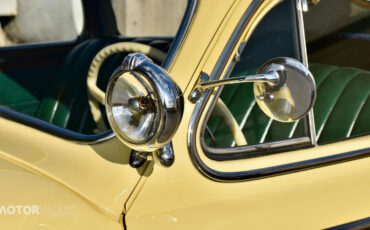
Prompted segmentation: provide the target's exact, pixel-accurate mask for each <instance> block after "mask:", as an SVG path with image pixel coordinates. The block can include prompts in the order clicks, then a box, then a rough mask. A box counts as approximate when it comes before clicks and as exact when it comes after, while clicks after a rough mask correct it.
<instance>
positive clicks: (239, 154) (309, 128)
mask: <svg viewBox="0 0 370 230" xmlns="http://www.w3.org/2000/svg"><path fill="white" fill-rule="evenodd" d="M254 2H259V1H254ZM294 5H295V8H296V10H295V15H294V17H296V20H297V32H298V34H297V39H298V42H299V44H298V45H299V47H298V49H299V54H300V59H301V61H302V62H303V63H304V64H305V65H306V66H307V65H308V62H307V52H306V42H305V35H304V25H303V16H302V8H301V0H295V1H294ZM251 7H253V6H251ZM242 31H243V30H241V31H240V32H242ZM234 32H235V31H234ZM239 36H240V35H239ZM237 40H238V39H235V38H233V37H232V38H231V39H230V40H229V42H234V43H236V42H237ZM234 46H235V45H234ZM234 46H233V47H234ZM245 46H246V42H242V43H241V44H240V46H239V47H238V52H237V53H238V54H240V53H242V52H243V50H244V48H245ZM225 49H229V47H226V48H225ZM230 49H231V50H233V49H232V48H230ZM224 51H225V50H224ZM230 52H231V51H230ZM230 55H231V54H230ZM230 55H229V56H226V57H224V58H223V59H225V60H224V61H225V62H226V61H227V59H228V58H229V57H230ZM220 59H221V58H220ZM234 59H235V58H234ZM236 63H237V62H235V61H234V60H233V61H232V62H231V63H230V64H229V66H228V67H227V70H226V73H225V75H224V76H223V78H222V79H226V78H228V77H229V76H230V74H231V72H232V70H233V69H234V67H235V64H236ZM225 64H226V63H223V65H225ZM219 66H220V65H219V63H217V67H216V68H215V69H217V68H218V67H219ZM222 69H223V68H220V70H219V71H217V72H218V74H214V73H212V74H211V76H210V80H216V79H218V76H219V75H220V74H221V72H222ZM214 72H215V71H214ZM222 89H223V87H219V88H218V90H217V91H216V92H215V94H214V97H213V99H212V101H211V104H210V106H209V108H208V110H207V112H206V115H205V118H204V119H203V121H201V125H200V127H201V134H200V136H201V139H200V143H201V147H202V149H203V151H204V153H205V155H206V156H207V157H209V158H210V159H212V160H218V161H221V160H233V159H241V158H248V157H255V156H260V155H267V154H269V153H274V152H281V151H283V150H284V151H286V150H293V149H297V148H304V147H310V146H313V145H316V138H315V125H314V120H313V112H312V110H311V111H310V112H309V114H308V115H307V116H306V117H305V118H304V119H303V122H304V127H305V134H306V136H303V137H298V138H290V139H284V140H279V141H272V142H266V143H260V144H254V145H245V146H237V147H229V148H215V147H210V146H208V145H207V144H206V143H205V141H204V132H205V130H206V123H207V121H208V119H209V116H210V115H211V112H212V109H213V108H214V106H215V104H216V102H217V100H218V98H219V96H220V94H221V92H222ZM210 97H211V93H210V92H208V93H207V94H206V93H204V95H203V98H202V102H200V101H199V102H198V104H199V105H200V107H201V108H199V111H197V112H194V113H199V114H202V113H203V112H204V109H205V105H206V104H207V102H208V100H209V99H210ZM199 119H200V117H199V118H198V119H197V120H196V121H195V123H197V124H199V123H200V121H199ZM297 124H298V121H296V122H295V126H296V125H297ZM291 136H292V135H291Z"/></svg>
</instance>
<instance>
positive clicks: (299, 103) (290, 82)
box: [192, 57, 316, 122]
mask: <svg viewBox="0 0 370 230" xmlns="http://www.w3.org/2000/svg"><path fill="white" fill-rule="evenodd" d="M246 82H254V86H253V89H254V96H255V99H256V101H257V104H258V105H259V107H260V108H261V109H262V110H263V112H264V113H265V114H266V115H268V116H269V117H271V118H272V119H274V120H277V121H281V122H292V121H296V120H298V119H300V118H302V117H304V116H305V115H306V114H307V113H308V112H309V111H310V109H311V108H312V107H313V105H314V103H315V99H316V85H315V80H314V78H313V76H312V74H311V72H310V71H309V70H308V68H307V67H306V66H305V65H303V64H302V63H301V62H299V61H297V60H295V59H293V58H286V57H281V58H274V59H272V60H270V61H268V62H267V63H265V64H264V65H263V66H262V67H261V68H260V69H259V71H258V74H257V75H250V76H241V77H235V78H229V79H225V80H215V81H204V82H201V83H199V84H198V85H197V86H196V87H195V89H194V91H193V93H192V95H198V97H199V95H200V94H201V93H202V92H203V91H204V90H207V89H210V88H214V87H216V86H222V85H229V84H238V83H246Z"/></svg>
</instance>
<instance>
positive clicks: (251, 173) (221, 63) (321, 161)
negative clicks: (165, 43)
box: [187, 0, 370, 182]
mask: <svg viewBox="0 0 370 230" xmlns="http://www.w3.org/2000/svg"><path fill="white" fill-rule="evenodd" d="M262 2H263V0H253V1H252V3H251V4H250V6H249V7H248V9H247V10H246V12H245V13H244V14H243V16H242V18H241V20H240V21H239V23H238V25H237V26H236V28H235V30H234V31H233V33H232V35H231V37H230V39H229V41H228V42H227V44H226V46H225V48H224V50H223V51H222V53H221V55H220V57H219V59H218V60H217V63H216V65H215V68H214V70H213V71H212V73H211V76H210V79H211V80H216V79H218V78H219V76H220V74H221V73H222V70H223V69H224V68H225V65H226V62H227V60H228V58H229V57H230V55H231V54H232V51H233V49H234V47H235V45H236V43H237V42H238V40H239V38H240V36H241V33H242V32H243V30H244V28H245V26H246V25H247V23H248V22H249V20H250V18H251V17H252V15H253V13H254V12H255V11H256V9H257V8H258V7H259V6H260V4H261V3H262ZM301 45H302V44H301ZM236 61H237V59H236ZM306 64H307V63H306ZM234 66H235V60H234V61H232V62H231V64H230V65H229V66H228V69H227V71H226V74H225V77H227V76H229V74H230V73H231V70H232V69H233V67H234ZM222 88H223V87H222V86H221V87H219V89H218V90H217V91H216V93H215V94H214V99H213V100H216V99H217V98H218V96H219V95H220V92H221V90H222ZM210 96H211V92H210V91H206V92H204V93H203V94H202V95H201V96H200V98H199V100H198V103H197V104H196V106H195V109H194V111H193V115H192V117H191V119H190V124H189V130H188V135H187V143H188V150H189V155H190V158H191V160H192V162H193V164H194V166H195V167H196V168H197V170H198V171H199V172H200V173H201V174H203V175H204V176H206V177H207V178H209V179H212V180H216V181H221V182H233V181H239V180H251V179H258V178H261V177H266V176H274V175H278V174H281V173H287V172H294V171H297V170H304V169H309V168H311V167H320V166H323V165H326V164H330V163H332V162H340V161H344V160H350V159H357V158H359V157H367V156H370V149H365V150H359V151H354V152H350V153H344V154H336V155H334V156H328V157H321V158H317V159H312V160H306V161H301V162H295V163H291V164H285V165H278V166H274V167H268V168H262V169H256V170H248V171H239V172H222V171H217V170H215V169H212V168H210V167H208V166H207V165H206V164H205V163H204V162H203V161H202V159H201V157H200V156H199V154H198V152H197V144H196V138H197V135H196V133H197V129H198V128H199V126H200V125H199V120H200V117H201V115H202V112H203V110H204V108H205V105H206V102H207V101H208V99H209V98H210ZM212 103H213V102H212ZM214 104H215V103H213V106H214ZM211 109H212V104H211V105H210V108H209V110H208V111H207V113H210V112H211ZM207 116H209V114H206V117H205V120H206V119H207ZM205 120H204V121H205ZM204 121H203V124H202V126H201V127H202V132H203V130H204V128H203V126H204V123H205V122H204ZM201 135H202V133H201ZM203 141H204V140H203ZM201 142H202V141H201ZM283 142H284V144H296V145H300V144H302V143H309V142H310V138H308V137H301V138H295V139H290V140H284V141H283ZM273 144H281V143H279V142H274V143H273ZM262 145H263V144H262ZM203 147H204V145H203ZM250 147H252V148H253V147H255V148H257V147H258V145H255V146H250ZM266 147H267V146H266ZM241 148H242V150H240V148H238V147H236V148H233V149H239V151H240V152H243V153H242V154H235V155H236V156H234V157H236V158H238V159H239V158H240V156H243V157H248V156H246V154H245V153H244V152H245V147H241ZM222 150H223V154H220V156H221V157H222V156H225V154H224V153H225V149H222ZM290 150H292V149H290ZM226 155H227V154H226ZM221 160H222V159H221Z"/></svg>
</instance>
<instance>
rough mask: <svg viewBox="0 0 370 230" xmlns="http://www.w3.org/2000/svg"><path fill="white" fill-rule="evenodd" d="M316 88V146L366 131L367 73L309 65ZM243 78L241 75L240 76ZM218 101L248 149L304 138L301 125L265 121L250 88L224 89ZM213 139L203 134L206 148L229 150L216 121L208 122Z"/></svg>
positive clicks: (369, 127) (369, 77)
mask: <svg viewBox="0 0 370 230" xmlns="http://www.w3.org/2000/svg"><path fill="white" fill-rule="evenodd" d="M310 70H311V72H312V73H313V75H314V77H315V80H316V85H317V99H316V103H315V106H314V116H315V124H316V132H317V136H318V142H319V143H324V142H328V141H334V140H337V139H341V138H347V137H350V136H354V135H360V134H363V133H366V132H369V131H370V121H369V120H370V119H369V118H370V100H369V94H370V72H368V71H363V70H360V69H355V68H347V67H336V66H330V65H321V64H311V65H310ZM244 74H245V73H244ZM221 98H222V100H223V101H224V103H225V104H226V105H227V107H228V108H229V110H230V111H231V113H232V114H233V115H234V117H235V119H236V121H237V122H238V124H239V125H240V127H241V128H242V131H243V133H244V135H245V137H246V139H247V141H248V144H249V145H253V144H258V143H265V142H269V141H277V140H283V139H287V138H292V137H299V136H303V135H304V131H303V123H302V122H301V121H299V122H297V123H282V122H277V121H274V120H272V119H270V118H269V117H267V116H266V115H265V114H264V113H263V112H262V111H261V109H260V108H259V107H258V105H257V104H256V102H255V100H254V96H253V84H237V85H230V86H226V87H224V89H223V91H222V93H221ZM207 125H208V127H209V130H210V131H211V133H212V134H213V136H214V140H215V141H211V138H210V135H209V134H207V132H206V133H205V141H206V143H207V144H209V145H211V146H215V147H230V146H232V144H233V138H232V136H231V134H230V132H229V130H228V129H227V127H226V126H225V124H224V123H223V122H222V121H221V120H220V119H219V118H216V119H213V120H210V121H208V124H207Z"/></svg>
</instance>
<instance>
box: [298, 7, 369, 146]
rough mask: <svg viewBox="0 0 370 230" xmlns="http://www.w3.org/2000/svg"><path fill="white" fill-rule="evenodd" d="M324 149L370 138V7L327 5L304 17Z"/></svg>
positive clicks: (317, 124) (317, 120)
mask: <svg viewBox="0 0 370 230" xmlns="http://www.w3.org/2000/svg"><path fill="white" fill-rule="evenodd" d="M304 21H305V30H306V31H305V32H306V38H307V50H308V60H309V62H310V70H311V72H312V73H313V75H314V76H315V79H316V87H317V92H318V93H317V99H316V104H315V106H314V114H315V125H316V136H317V140H318V143H319V144H322V143H328V142H332V141H337V140H342V139H345V138H349V137H355V136H359V135H364V134H368V133H369V132H370V119H369V118H370V99H369V98H370V97H369V95H370V72H369V71H370V58H369V56H370V2H369V1H366V0H325V1H320V2H319V4H317V5H316V6H314V7H312V8H310V9H309V11H308V12H306V13H304Z"/></svg>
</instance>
